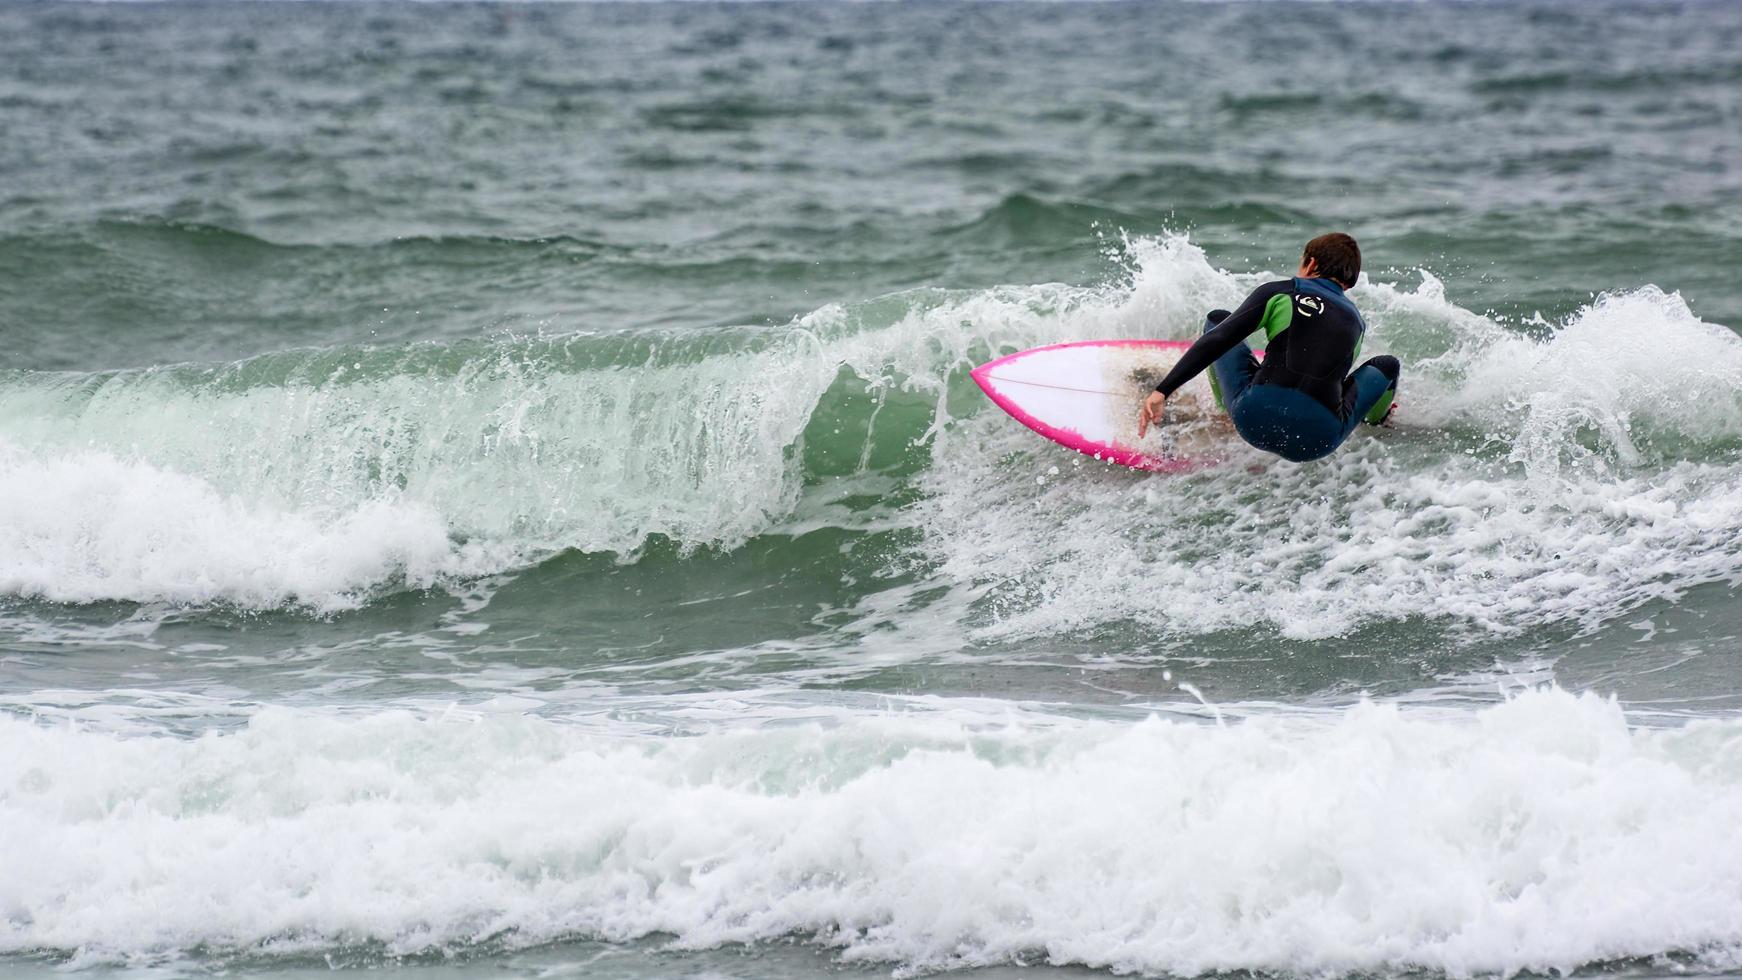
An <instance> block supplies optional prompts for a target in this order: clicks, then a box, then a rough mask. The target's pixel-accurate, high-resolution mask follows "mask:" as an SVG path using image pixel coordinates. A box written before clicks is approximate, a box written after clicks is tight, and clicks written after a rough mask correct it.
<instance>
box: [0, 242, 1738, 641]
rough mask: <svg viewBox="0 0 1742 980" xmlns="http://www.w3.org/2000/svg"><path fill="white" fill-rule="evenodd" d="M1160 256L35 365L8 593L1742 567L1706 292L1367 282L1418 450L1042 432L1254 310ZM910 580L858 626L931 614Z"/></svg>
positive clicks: (1247, 592) (1211, 602) (1571, 595)
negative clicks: (920, 607) (1111, 346)
mask: <svg viewBox="0 0 1742 980" xmlns="http://www.w3.org/2000/svg"><path fill="white" fill-rule="evenodd" d="M1126 261H1127V263H1128V265H1127V269H1126V272H1125V274H1123V275H1121V276H1119V277H1118V278H1116V279H1115V280H1113V281H1110V282H1107V283H1104V284H1102V285H1098V286H1089V287H1072V286H1062V285H1034V286H1012V287H1000V288H997V289H991V290H983V291H947V290H918V291H912V292H907V293H900V294H892V295H888V296H884V297H881V298H879V299H876V300H873V301H869V302H865V303H859V304H853V305H851V306H829V307H823V308H821V309H818V310H816V311H814V312H813V313H811V314H808V315H807V316H805V317H802V318H799V319H798V320H796V321H794V322H793V323H791V324H789V325H786V326H783V327H779V328H757V327H745V328H739V329H736V330H731V331H716V332H710V333H709V334H708V335H706V337H705V338H698V337H697V336H696V335H695V334H687V335H686V334H683V333H681V332H662V331H636V332H629V333H617V334H610V335H601V334H571V335H563V336H554V337H533V338H522V339H513V338H504V339H499V340H495V341H456V342H450V343H446V344H422V345H409V346H388V347H376V348H358V347H348V348H336V349H326V350H312V351H289V352H282V353H277V354H271V355H265V356H262V357H258V358H252V359H249V360H245V361H241V362H236V363H232V364H228V365H221V366H200V365H182V366H174V367H164V368H153V369H146V370H137V371H123V372H113V373H107V374H62V375H55V374H40V373H20V372H14V373H12V374H9V375H4V376H0V419H4V421H3V422H0V440H3V442H0V447H3V449H0V451H3V453H4V461H5V465H4V467H0V476H3V478H4V479H5V481H6V483H7V487H6V489H7V492H6V494H4V495H0V501H4V504H5V506H6V507H8V508H9V510H10V513H9V514H8V515H7V516H8V517H9V518H10V520H8V521H6V522H5V523H4V526H5V527H7V528H8V529H9V530H8V532H7V533H8V534H10V535H11V536H12V540H10V541H7V542H6V544H7V547H6V548H5V549H4V553H5V554H8V555H11V556H22V557H13V558H11V559H9V562H8V566H7V567H5V568H4V569H3V570H0V572H3V574H0V585H3V586H4V589H5V591H6V592H8V593H11V594H15V595H27V596H40V597H44V598H48V599H52V600H56V601H96V600H106V599H123V600H133V601H153V600H167V601H171V602H180V603H207V602H224V603H233V604H239V605H242V606H245V607H273V606H278V605H285V604H289V605H296V606H306V607H310V608H313V609H329V610H330V609H338V608H344V607H348V606H354V605H357V604H360V603H364V602H367V601H369V600H370V598H371V597H372V596H375V595H378V594H380V593H381V592H382V591H384V590H394V589H398V588H405V587H411V588H421V587H427V586H431V585H439V584H443V583H459V582H464V581H467V580H468V579H471V578H474V577H476V576H480V575H487V574H493V573H497V572H504V571H513V570H516V569H523V568H526V567H528V566H530V565H534V564H537V563H539V562H542V561H544V560H545V559H547V558H549V557H551V556H553V555H557V554H560V553H562V552H566V551H574V552H580V553H585V554H595V555H610V556H615V557H616V558H617V559H618V560H620V561H621V560H630V561H632V560H635V559H636V557H637V556H638V555H640V554H641V553H642V551H643V549H645V548H647V547H649V546H650V545H658V546H659V547H660V548H661V551H662V553H664V550H665V548H666V547H667V546H668V545H669V547H670V548H673V549H675V550H676V555H677V556H678V560H680V561H681V560H682V556H683V555H685V554H691V553H693V552H695V551H696V550H697V549H708V550H712V551H716V552H729V551H732V550H734V549H737V548H740V547H742V546H743V545H744V544H745V543H746V542H749V541H751V540H754V539H759V538H763V537H767V536H770V535H773V536H774V537H776V538H778V537H780V536H783V535H802V534H805V533H810V532H812V531H814V530H816V529H819V528H823V527H829V528H833V529H835V530H836V532H844V533H847V534H848V535H867V534H869V535H873V536H877V535H883V536H885V538H886V544H890V545H891V546H892V547H893V546H895V545H899V548H898V549H897V550H901V551H905V552H906V553H907V558H906V559H905V561H906V562H907V563H908V564H909V566H910V567H913V568H917V569H919V570H920V571H919V574H920V575H921V576H922V578H924V579H925V581H926V582H927V583H929V585H928V587H929V588H932V589H934V590H939V591H936V592H935V593H934V595H946V596H955V598H951V599H949V600H948V603H947V605H948V606H949V607H950V608H952V609H955V610H956V611H955V612H953V613H951V615H953V616H958V617H960V618H961V620H962V625H963V627H964V628H966V629H968V630H969V631H970V633H971V634H972V635H977V636H982V637H985V638H989V639H992V638H999V637H1009V636H1019V635H1030V634H1043V635H1044V634H1055V633H1062V632H1081V631H1084V630H1090V631H1094V630H1101V629H1122V628H1125V627H1126V626H1127V625H1129V624H1131V623H1133V622H1135V623H1140V624H1144V625H1146V626H1149V627H1153V628H1154V629H1156V630H1159V631H1162V632H1175V631H1184V632H1206V631H1208V632H1214V631H1219V630H1225V629H1230V628H1235V627H1240V626H1246V625H1250V624H1252V623H1263V624H1270V626H1271V627H1273V628H1275V629H1279V630H1281V631H1283V632H1285V633H1288V634H1290V635H1297V636H1303V637H1322V636H1332V635H1337V634H1339V633H1342V632H1345V631H1348V630H1351V629H1355V628H1357V627H1358V626H1360V625H1361V624H1363V623H1368V622H1373V621H1375V620H1382V619H1401V618H1409V617H1423V618H1426V619H1429V620H1443V621H1446V622H1450V623H1462V624H1466V625H1473V626H1476V627H1478V628H1481V629H1484V630H1499V631H1511V630H1516V629H1519V628H1521V627H1523V626H1527V625H1531V624H1540V623H1546V622H1571V623H1575V624H1586V625H1594V624H1598V623H1602V622H1606V621H1608V620H1610V619H1612V618H1614V617H1615V616H1617V615H1619V614H1621V613H1622V612H1624V611H1626V610H1628V609H1631V608H1635V607H1637V606H1638V605H1640V604H1641V603H1645V602H1649V601H1653V600H1655V599H1663V598H1673V597H1674V596H1675V595H1677V594H1679V593H1680V592H1681V591H1683V590H1685V589H1687V588H1690V587H1693V586H1694V585H1697V584H1700V583H1702V582H1709V581H1718V580H1726V579H1728V578H1731V577H1733V576H1735V575H1737V574H1738V573H1739V571H1742V551H1739V546H1737V545H1735V544H1734V541H1735V540H1736V539H1737V534H1736V533H1735V532H1737V531H1742V508H1739V507H1738V506H1735V505H1732V504H1731V503H1728V502H1729V501H1736V500H1742V492H1737V491H1738V490H1742V404H1739V403H1738V399H1737V395H1736V391H1737V390H1739V389H1742V344H1738V342H1737V341H1736V339H1735V336H1734V334H1732V333H1731V332H1730V331H1728V330H1726V329H1724V328H1721V327H1716V326H1712V325H1708V324H1704V323H1701V322H1700V321H1699V320H1698V319H1697V318H1695V317H1694V316H1693V315H1692V314H1691V313H1690V312H1689V311H1688V310H1687V307H1686V305H1685V304H1683V303H1682V302H1681V301H1680V299H1679V298H1678V297H1675V296H1672V295H1666V294H1663V293H1661V292H1658V291H1656V290H1652V289H1647V290H1641V291H1636V292H1632V293H1623V294H1616V295H1613V296H1604V297H1600V298H1599V299H1598V300H1597V301H1595V302H1594V303H1593V304H1592V305H1591V306H1590V307H1588V308H1587V309H1586V310H1585V311H1583V312H1582V313H1580V314H1579V315H1577V316H1576V317H1574V318H1573V319H1571V320H1569V321H1567V322H1565V323H1562V324H1546V323H1543V324H1537V325H1534V326H1533V325H1529V324H1525V325H1513V326H1508V325H1506V324H1502V323H1498V322H1496V321H1493V320H1491V319H1488V318H1485V317H1482V316H1478V315H1476V314H1473V313H1470V312H1468V311H1464V310H1461V309H1459V308H1457V307H1456V306H1453V305H1451V304H1450V303H1448V302H1446V300H1445V299H1444V296H1443V293H1442V291H1441V290H1440V288H1439V285H1438V283H1437V281H1436V280H1434V279H1433V278H1432V277H1431V276H1428V277H1424V283H1423V285H1422V286H1421V287H1420V288H1418V289H1415V290H1413V291H1410V290H1404V289H1400V288H1398V287H1395V286H1389V285H1372V284H1369V285H1366V286H1363V287H1362V289H1361V291H1360V292H1359V294H1358V296H1357V298H1358V299H1359V300H1360V302H1361V303H1362V305H1363V308H1364V309H1365V310H1367V311H1368V313H1369V318H1370V320H1371V322H1372V323H1373V329H1374V338H1373V340H1372V341H1371V342H1370V344H1369V346H1370V347H1373V348H1374V349H1376V350H1386V349H1388V350H1392V351H1394V352H1396V353H1398V354H1400V355H1402V356H1404V357H1405V358H1406V361H1407V362H1408V363H1409V364H1410V365H1411V374H1410V377H1409V379H1408V381H1407V382H1406V389H1405V390H1406V395H1405V404H1406V406H1407V407H1408V409H1407V410H1408V413H1409V414H1408V415H1407V416H1406V417H1407V418H1409V419H1410V420H1411V422H1412V427H1411V428H1409V429H1406V430H1403V431H1401V432H1398V433H1394V434H1388V435H1387V436H1386V437H1383V438H1378V437H1367V436H1362V437H1360V438H1359V439H1358V440H1357V442H1356V443H1354V444H1353V445H1352V446H1351V447H1349V448H1348V449H1346V450H1345V451H1344V452H1343V453H1341V454H1339V456H1338V457H1337V458H1335V459H1334V460H1332V461H1328V462H1326V463H1322V464H1318V465H1316V466H1308V467H1296V466H1291V465H1286V464H1278V463H1275V462H1274V461H1268V460H1265V459H1263V458H1260V457H1253V458H1252V459H1250V460H1247V461H1246V466H1242V467H1227V468H1224V469H1220V470H1215V471H1211V472H1209V473H1206V474H1201V475H1199V476H1195V477H1191V478H1187V479H1182V480H1174V481H1160V480H1153V479H1145V478H1143V477H1141V476H1139V475H1136V474H1132V473H1129V472H1126V471H1120V470H1114V469H1108V468H1104V467H1098V466H1094V465H1091V464H1090V463H1089V461H1086V460H1084V459H1083V458H1081V457H1078V456H1076V455H1074V454H1070V453H1066V452H1064V451H1062V450H1056V449H1054V448H1053V447H1050V446H1048V445H1046V444H1044V443H1041V442H1039V441H1037V440H1035V439H1034V438H1033V437H1032V436H1030V435H1028V434H1027V433H1026V432H1025V431H1023V430H1021V429H1020V428H1019V427H1017V426H1014V425H1012V424H1010V423H1009V420H1008V419H1006V418H1004V417H1003V416H1002V415H1000V414H998V413H995V412H990V411H986V410H984V404H983V400H982V399H981V398H980V397H979V396H978V394H977V392H975V391H974V390H973V389H972V386H971V384H970V383H969V382H968V381H967V379H966V376H965V372H966V369H967V368H968V367H970V366H971V365H972V364H974V363H977V362H978V361H980V360H983V359H984V358H986V357H987V356H989V355H991V354H992V353H993V352H996V351H1007V350H1013V349H1019V348H1022V347H1027V346H1034V345H1037V344H1040V343H1044V342H1049V341H1058V340H1065V339H1073V338H1089V337H1105V336H1116V335H1139V336H1141V335H1157V334H1160V335H1171V336H1189V335H1190V333H1191V332H1192V330H1193V327H1194V323H1195V321H1196V319H1197V317H1198V316H1199V315H1200V311H1201V310H1203V309H1205V308H1206V307H1210V306H1216V305H1228V304H1230V303H1232V302H1234V301H1235V300H1236V299H1237V298H1238V296H1239V295H1240V293H1241V291H1242V289H1243V288H1245V287H1244V284H1243V282H1242V281H1241V280H1240V279H1237V278H1236V277H1233V276H1230V275H1228V274H1226V273H1224V272H1221V271H1219V270H1216V269H1214V268H1213V267H1211V266H1210V265H1209V264H1208V263H1207V262H1206V261H1205V260H1204V256H1203V254H1202V252H1201V251H1199V250H1198V249H1196V248H1195V247H1194V246H1192V245H1190V244H1189V243H1187V242H1185V241H1184V240H1183V239H1178V238H1171V239H1165V240H1160V241H1151V240H1140V241H1134V242H1132V243H1131V244H1130V246H1129V250H1128V253H1127V256H1126ZM1618 351H1619V352H1625V356H1618V354H1617V352H1618ZM68 499H72V500H74V501H76V502H77V503H78V506H76V507H70V508H69V507H66V506H64V503H65V501H66V500H68ZM1134 508H1135V510H1134ZM1134 513H1137V514H1141V518H1140V519H1135V520H1134V519H1133V514H1134ZM890 535H893V537H889V536H890ZM889 550H890V549H889V548H888V547H885V548H883V549H880V552H879V553H880V554H881V556H882V557H880V558H879V559H877V561H880V562H882V561H887V560H888V558H889ZM778 554H779V548H778V547H776V548H775V549H774V550H773V551H772V552H771V553H770V557H769V560H772V561H775V562H777V563H778V560H779V559H778ZM868 560H869V559H868ZM873 572H874V568H873V567H872V566H867V567H865V568H862V569H860V570H859V571H858V572H857V573H851V572H850V573H848V574H849V575H851V576H853V577H859V576H871V577H872V578H874V577H875V576H874V575H873V574H872V573H873ZM877 594H878V593H877V591H876V588H875V587H873V588H872V591H870V592H862V593H860V594H859V595H858V597H857V598H852V597H849V598H847V599H846V600H845V601H846V604H847V607H848V608H849V610H850V609H852V608H857V609H858V610H859V611H858V612H857V613H853V612H849V613H848V614H847V615H846V617H845V619H843V620H838V621H831V622H835V623H836V625H833V626H831V625H827V624H825V628H830V629H832V628H836V626H839V625H840V624H841V623H846V624H848V627H850V629H853V630H858V629H863V628H864V627H865V624H866V623H878V622H881V623H883V625H884V627H887V628H892V629H896V630H900V629H901V628H902V617H901V616H900V615H894V614H892V613H891V612H890V609H891V608H892V607H890V606H888V604H887V603H883V602H882V601H881V600H878V599H877V598H876V596H877ZM1381 595H1383V596H1384V601H1383V602H1380V601H1378V597H1379V596H1381ZM926 601H936V600H935V599H933V600H926ZM897 605H899V604H897ZM853 623H857V624H858V625H852V624H853Z"/></svg>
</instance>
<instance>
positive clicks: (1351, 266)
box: [1299, 231, 1361, 289]
mask: <svg viewBox="0 0 1742 980" xmlns="http://www.w3.org/2000/svg"><path fill="white" fill-rule="evenodd" d="M1299 275H1301V276H1303V277H1305V278H1309V279H1310V278H1313V277H1315V276H1323V277H1324V278H1326V279H1329V280H1331V281H1333V282H1335V283H1336V284H1337V285H1339V286H1342V287H1343V288H1345V289H1348V288H1350V287H1352V286H1354V285H1355V280H1357V279H1359V278H1361V246H1359V245H1357V244H1355V240H1354V239H1353V238H1350V237H1349V236H1348V235H1345V234H1343V233H1342V232H1340V231H1333V232H1331V233H1330V234H1328V235H1320V236H1319V237H1317V238H1315V239H1313V240H1312V241H1310V242H1307V243H1306V248H1305V249H1304V250H1302V251H1301V253H1300V272H1299Z"/></svg>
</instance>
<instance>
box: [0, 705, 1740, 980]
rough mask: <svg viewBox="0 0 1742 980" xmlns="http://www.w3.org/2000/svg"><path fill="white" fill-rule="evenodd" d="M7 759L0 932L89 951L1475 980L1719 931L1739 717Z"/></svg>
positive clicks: (220, 744) (6, 734) (446, 740)
mask: <svg viewBox="0 0 1742 980" xmlns="http://www.w3.org/2000/svg"><path fill="white" fill-rule="evenodd" d="M1006 720H1007V719H1006ZM987 721H992V719H987ZM0 746H3V747H4V748H5V749H6V751H4V752H0V831H4V833H5V836H6V838H7V839H9V840H29V841H32V842H33V846H32V847H29V848H7V849H5V850H4V851H3V852H0V872H3V873H0V910H3V915H0V951H4V952H8V953H22V952H45V951H47V952H52V953H53V954H55V955H58V956H65V957H73V958H75V960H76V961H78V962H100V961H111V960H120V959H125V958H138V957H148V958H149V957H152V956H162V955H173V954H175V953H177V952H179V951H187V950H192V949H195V948H200V949H204V950H207V951H210V952H215V953H219V954H225V953H231V952H243V953H245V952H268V953H270V952H283V951H304V952H306V951H311V950H323V949H332V948H334V947H342V946H351V945H356V944H359V943H379V944H382V945H383V946H385V947H386V948H387V949H389V950H391V951H392V952H394V953H416V952H423V951H437V950H447V951H454V950H462V949H466V948H470V947H477V946H499V947H516V946H523V945H530V944H534V943H542V942H549V941H555V940H563V939H574V938H592V939H605V940H610V941H628V940H634V939H639V938H643V937H649V936H654V935H661V934H663V935H666V936H670V937H672V942H673V943H674V944H675V945H677V946H679V947H683V948H708V947H714V946H719V945H723V944H732V943H752V942H759V941H767V940H775V939H779V938H782V937H798V938H801V939H804V940H806V941H809V942H813V943H817V944H821V945H824V946H828V947H834V948H837V949H839V950H840V951H841V954H842V956H843V957H844V958H845V959H847V960H849V961H878V962H888V963H896V964H899V965H901V966H903V967H905V968H909V969H916V970H930V969H943V968H953V967H964V966H975V965H987V964H997V963H1023V962H1036V961H1045V962H1050V963H1054V964H1060V965H1067V964H1068V965H1083V966H1089V967H1095V968H1109V969H1114V970H1117V971H1131V972H1144V973H1170V974H1178V975H1184V976H1195V975H1201V974H1204V973H1208V972H1214V971H1231V970H1254V971H1267V972H1285V973H1292V974H1301V973H1312V974H1316V973H1348V972H1360V971H1374V970H1386V971H1391V970H1428V971H1433V972H1437V973H1443V974H1446V975H1450V976H1469V975H1471V974H1474V973H1487V972H1494V973H1507V974H1509V973H1514V972H1518V971H1521V970H1533V971H1544V972H1546V971H1550V970H1571V969H1575V968H1578V967H1580V966H1583V965H1587V964H1591V963H1598V962H1605V961H1612V960H1617V959H1625V958H1633V957H1652V956H1657V955H1660V954H1666V953H1707V954H1714V955H1716V954H1718V953H1721V952H1722V951H1725V950H1729V951H1734V950H1736V949H1738V948H1739V946H1742V927H1738V925H1737V923H1738V922H1742V884H1739V883H1742V847H1738V846H1737V844H1736V843H1735V835H1734V832H1733V831H1734V828H1735V826H1736V823H1737V820H1738V819H1739V818H1742V770H1739V769H1738V768H1737V767H1736V766H1735V765H1734V764H1733V763H1734V760H1735V759H1736V758H1738V757H1742V724H1738V723H1737V722H1734V721H1702V722H1695V723H1692V724H1689V725H1687V726H1685V727H1682V728H1673V729H1662V730H1636V729H1631V728H1629V726H1628V723H1627V719H1626V718H1625V717H1624V716H1623V714H1622V712H1621V711H1620V709H1619V708H1618V707H1617V706H1616V705H1615V704H1614V703H1613V702H1609V701H1605V700H1603V699H1600V698H1597V697H1594V696H1590V695H1585V696H1574V695H1571V694H1568V693H1565V692H1562V691H1558V690H1539V691H1533V692H1527V693H1525V694H1522V695H1519V696H1517V697H1516V698H1514V699H1513V700H1511V701H1509V702H1506V703H1504V704H1501V705H1499V706H1496V707H1493V708H1490V709H1487V710H1484V711H1481V712H1479V713H1476V714H1474V715H1466V716H1457V715H1415V714H1406V713H1402V712H1400V711H1398V710H1397V709H1395V708H1390V707H1383V706H1377V705H1372V704H1363V705H1360V706H1357V707H1356V708H1354V709H1351V710H1349V711H1348V712H1347V713H1344V714H1342V715H1339V716H1330V717H1326V716H1312V715H1305V716H1300V715H1281V716H1260V717H1256V718H1251V719H1248V720H1247V721H1245V722H1243V723H1240V724H1237V725H1234V726H1232V727H1228V728H1220V727H1212V726H1207V725H1203V724H1197V723H1185V722H1170V721H1164V720H1161V719H1156V718H1152V719H1150V720H1148V721H1145V722H1141V723H1138V724H1135V725H1130V724H1115V723H1109V722H1074V723H1068V724H1064V725H1058V724H1049V725H1045V726H1040V727H1035V726H1028V725H1025V724H1003V725H997V724H992V725H990V726H989V727H988V726H983V725H981V724H980V723H977V722H973V721H971V720H966V719H963V718H961V717H958V716H950V717H941V718H924V717H899V716H889V715H877V716H863V717H858V718H855V719H850V720H847V721H845V722H844V723H841V724H838V725H835V726H832V727H814V726H813V727H805V728H786V729H779V730H775V729H762V730H751V731H735V732H714V733H712V734H704V735H699V736H697V737H694V738H687V739H662V740H655V741H643V740H639V739H623V738H614V737H610V736H603V735H599V734H588V733H584V732H580V731H577V730H574V729H571V728H566V727H565V726H564V725H562V724H560V723H555V722H550V721H541V720H537V719H533V718H528V717H508V716H501V715H485V716H476V717H462V716H455V715H451V714H450V715H447V716H443V717H433V718H432V717H419V716H416V715H413V714H410V713H407V712H388V713H382V714H376V715H371V716H365V717H352V718H340V717H336V716H332V715H323V714H317V713H312V712H307V711H294V710H290V709H280V708H272V709H263V710H260V711H259V712H258V713H257V714H256V715H255V716H254V717H253V718H252V719H251V720H250V722H249V723H248V725H247V726H246V727H245V728H243V729H241V730H238V731H233V732H227V733H214V734H208V735H205V736H202V737H199V738H193V739H177V738H166V737H124V736H118V735H112V734H108V733H105V732H102V731H96V730H88V729H81V728H78V727H68V726H65V725H55V726H52V727H50V726H45V725H41V724H37V723H33V722H30V721H25V720H21V719H15V718H14V719H4V720H0Z"/></svg>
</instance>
